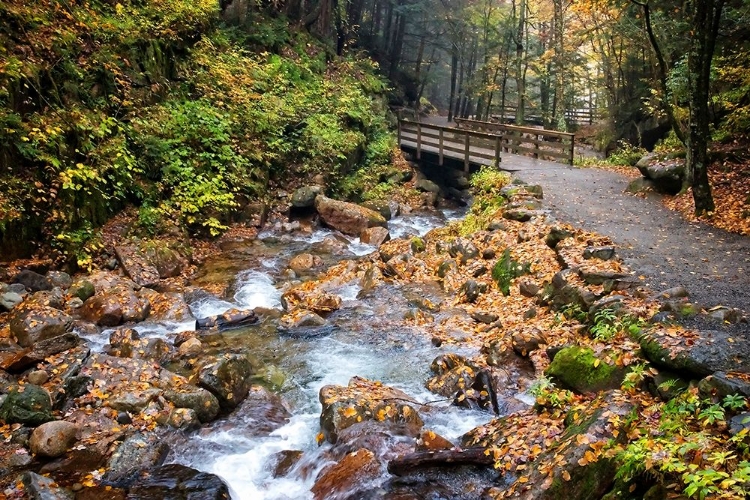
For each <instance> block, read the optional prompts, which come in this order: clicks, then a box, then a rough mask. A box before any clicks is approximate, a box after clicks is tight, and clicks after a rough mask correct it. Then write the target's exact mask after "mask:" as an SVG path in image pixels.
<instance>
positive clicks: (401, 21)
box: [388, 0, 406, 81]
mask: <svg viewBox="0 0 750 500" xmlns="http://www.w3.org/2000/svg"><path fill="white" fill-rule="evenodd" d="M398 5H399V7H401V6H403V5H404V0H399V2H398ZM405 32H406V14H405V13H404V12H399V13H398V18H397V23H396V34H395V36H394V38H393V46H392V49H391V57H390V59H391V67H390V69H389V70H388V76H389V78H390V79H391V81H394V80H395V79H396V71H397V70H398V65H399V63H400V62H401V51H402V50H403V47H404V33H405Z"/></svg>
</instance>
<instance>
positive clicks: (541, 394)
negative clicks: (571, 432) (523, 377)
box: [529, 377, 574, 410]
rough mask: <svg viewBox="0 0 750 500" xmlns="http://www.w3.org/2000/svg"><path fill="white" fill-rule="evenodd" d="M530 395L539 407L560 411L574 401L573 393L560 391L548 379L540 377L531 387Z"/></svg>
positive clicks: (565, 390)
mask: <svg viewBox="0 0 750 500" xmlns="http://www.w3.org/2000/svg"><path fill="white" fill-rule="evenodd" d="M529 394H531V395H532V396H534V398H535V399H536V404H537V406H539V407H541V408H549V409H551V410H560V409H563V408H566V407H567V406H569V405H570V404H571V403H572V401H573V397H574V396H573V393H572V392H571V391H569V390H567V389H558V388H556V387H555V384H554V383H553V382H552V381H551V380H550V379H549V378H547V377H540V378H538V379H536V380H535V381H534V383H533V384H531V387H529Z"/></svg>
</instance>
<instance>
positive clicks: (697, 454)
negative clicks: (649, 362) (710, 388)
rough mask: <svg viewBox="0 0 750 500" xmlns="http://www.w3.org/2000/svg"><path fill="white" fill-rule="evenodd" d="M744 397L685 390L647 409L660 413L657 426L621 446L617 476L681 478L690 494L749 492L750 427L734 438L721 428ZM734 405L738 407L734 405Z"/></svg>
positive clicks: (725, 495) (667, 480)
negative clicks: (717, 397) (709, 396)
mask: <svg viewBox="0 0 750 500" xmlns="http://www.w3.org/2000/svg"><path fill="white" fill-rule="evenodd" d="M744 405H745V398H742V397H740V396H737V395H733V396H731V397H727V398H725V400H724V402H723V403H722V404H717V403H713V402H711V401H710V400H702V399H700V398H699V397H698V395H697V391H686V392H684V393H682V394H681V395H679V396H678V397H676V398H674V399H672V400H670V401H669V402H667V403H660V404H658V407H652V408H650V409H649V410H648V411H649V413H650V414H653V415H656V416H658V418H659V427H658V432H656V433H655V432H642V433H640V436H641V437H639V438H637V439H635V440H634V441H632V442H630V443H628V444H626V445H624V446H621V447H619V451H618V452H617V460H618V462H619V468H618V473H617V476H618V478H619V479H623V480H625V481H631V480H633V479H635V478H637V477H638V476H640V475H642V474H646V473H648V474H650V475H652V476H655V477H656V478H657V479H659V481H660V482H662V483H663V484H669V483H670V482H676V483H678V484H679V483H681V484H682V492H683V494H684V495H686V496H687V497H689V498H698V499H703V498H709V497H713V496H719V495H721V496H722V498H745V497H747V495H748V494H750V489H748V488H749V487H750V481H749V480H750V462H748V458H750V457H748V447H747V445H746V440H747V437H748V432H747V430H742V431H740V432H739V433H738V434H736V435H734V436H733V437H731V438H727V437H725V436H723V435H722V434H721V432H722V429H724V428H725V426H726V418H727V409H728V408H732V407H733V408H736V409H737V410H740V409H742V408H744ZM732 411H734V410H732Z"/></svg>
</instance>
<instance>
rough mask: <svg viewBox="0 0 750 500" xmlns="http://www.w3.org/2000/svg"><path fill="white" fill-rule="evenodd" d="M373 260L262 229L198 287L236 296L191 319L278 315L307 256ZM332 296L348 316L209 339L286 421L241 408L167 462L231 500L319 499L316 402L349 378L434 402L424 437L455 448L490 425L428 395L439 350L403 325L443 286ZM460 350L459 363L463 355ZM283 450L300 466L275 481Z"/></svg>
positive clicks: (335, 239) (350, 288) (157, 331)
mask: <svg viewBox="0 0 750 500" xmlns="http://www.w3.org/2000/svg"><path fill="white" fill-rule="evenodd" d="M463 215H464V212H463V211H459V210H446V211H442V212H431V213H426V214H425V213H414V214H408V215H404V216H400V217H398V218H395V219H393V220H391V221H390V222H389V230H390V233H391V236H392V238H399V237H410V236H412V235H419V236H422V235H424V234H426V233H427V232H428V231H429V230H431V229H433V228H436V227H440V226H442V225H445V224H446V223H447V222H448V221H450V220H455V219H458V218H461V217H462V216H463ZM374 251H376V248H375V247H372V246H369V245H364V244H361V243H360V242H359V240H358V239H354V240H350V239H347V238H345V237H344V236H342V235H341V234H339V233H337V232H334V231H330V230H327V229H323V228H315V229H313V230H311V231H309V232H305V231H297V232H291V233H282V232H274V231H264V232H262V233H261V234H260V235H259V236H258V238H257V239H255V240H251V241H248V240H244V241H237V242H231V244H230V245H226V246H225V247H224V248H223V251H222V252H221V253H219V254H216V255H213V256H211V257H210V258H209V259H208V260H207V261H206V262H205V264H204V265H203V267H202V269H201V270H200V271H199V273H198V275H197V276H196V278H195V280H194V284H196V285H197V286H198V287H201V286H206V287H208V285H212V284H216V283H224V284H229V287H228V288H227V291H226V293H225V294H224V297H223V298H222V299H219V298H217V297H216V296H209V295H208V294H206V295H205V296H203V297H198V298H197V299H195V298H194V299H193V301H192V302H191V304H190V306H191V310H192V312H193V314H194V316H195V317H207V316H212V315H216V314H221V313H223V312H225V311H227V310H228V309H231V308H239V309H255V308H262V309H261V310H271V309H275V310H278V311H280V310H281V300H280V299H281V295H282V293H283V291H284V289H285V286H287V287H288V286H290V285H291V284H293V283H296V282H297V281H295V280H297V279H298V278H294V277H293V276H292V277H290V275H289V273H288V272H287V264H288V262H289V260H290V259H291V258H292V257H293V256H295V255H297V254H300V253H303V252H309V253H312V254H314V255H319V256H320V257H321V258H322V259H323V261H324V264H325V266H326V267H328V266H330V265H332V264H336V263H338V262H341V261H342V260H356V259H358V258H361V257H362V256H365V255H367V254H370V253H372V252H374ZM327 291H328V292H330V293H335V294H337V295H339V296H340V297H341V298H342V306H341V308H340V309H339V310H338V311H335V312H334V313H332V314H331V315H330V316H329V317H328V318H327V321H328V322H327V325H326V326H324V327H320V328H318V329H313V330H309V331H307V332H304V333H300V332H297V333H294V334H290V333H289V332H284V331H282V330H280V329H279V328H278V322H277V321H276V320H275V319H273V318H271V319H268V315H265V317H264V315H263V314H261V315H260V316H261V321H259V322H258V323H257V324H255V325H252V326H250V327H244V328H240V329H234V330H228V331H224V332H220V333H214V334H211V335H210V338H209V339H208V342H204V345H206V346H208V348H209V349H212V350H215V351H216V352H217V353H225V352H233V353H243V354H246V355H247V356H248V357H249V358H250V360H251V362H252V364H253V366H254V367H255V368H256V371H257V375H256V377H257V380H256V382H257V383H258V384H260V385H263V386H264V387H266V388H268V389H270V390H271V391H272V392H273V393H275V394H278V395H279V396H280V397H281V399H282V400H283V405H284V406H285V407H286V408H287V409H288V411H289V413H291V417H289V416H288V414H287V413H286V412H284V411H283V410H282V411H281V412H279V411H277V410H278V408H274V407H273V405H272V404H269V403H268V402H265V405H266V407H264V408H257V407H256V408H255V409H254V410H255V411H244V410H245V409H246V408H247V406H245V405H241V406H240V407H238V408H237V410H235V411H234V412H233V413H231V414H230V415H228V416H227V417H225V418H224V419H221V420H219V421H216V422H213V423H211V424H209V425H206V426H204V427H203V428H202V429H200V430H199V431H197V432H195V433H191V434H181V435H180V436H178V437H175V436H172V437H170V439H171V442H170V446H171V448H172V451H171V452H170V455H169V457H168V458H167V462H172V463H181V464H184V465H188V466H191V467H194V468H196V469H199V470H203V471H206V472H211V473H214V474H217V475H219V476H220V477H221V478H222V479H224V481H225V482H226V483H227V484H228V485H229V487H230V490H231V494H232V497H233V498H235V499H242V500H259V499H295V500H296V499H306V498H313V494H312V493H311V492H310V488H311V487H312V486H313V483H314V481H315V478H316V476H317V474H318V473H319V471H320V470H321V469H322V468H323V467H325V466H326V465H327V464H329V463H331V461H330V459H327V457H326V454H325V453H326V450H327V449H328V448H330V446H331V445H329V444H323V445H321V446H319V445H318V444H317V442H316V435H317V434H318V432H319V431H320V424H319V419H320V412H321V405H320V402H319V400H318V394H319V391H320V389H321V387H323V386H325V385H329V384H336V385H344V386H345V385H347V383H348V382H349V379H350V378H351V377H353V376H360V377H364V378H368V379H371V380H380V381H382V382H383V384H386V385H388V386H391V387H395V388H398V389H401V390H403V391H404V392H406V393H407V394H409V395H410V396H412V397H414V398H415V399H417V400H418V401H420V402H422V403H427V402H429V403H430V407H431V408H433V410H432V411H428V412H425V414H424V415H422V417H423V419H424V421H425V428H429V429H431V430H433V431H435V432H437V433H438V434H440V435H442V436H444V437H445V438H448V439H449V440H452V441H454V442H456V439H457V438H458V437H459V436H461V435H462V434H464V433H465V432H466V431H468V430H470V429H472V428H474V427H476V426H478V425H480V424H482V423H485V422H487V421H488V420H490V419H491V418H492V417H493V415H492V414H490V413H486V412H480V411H472V410H467V409H465V408H458V407H455V406H451V405H450V404H449V403H450V401H445V400H443V399H444V398H442V397H441V396H438V395H435V394H432V393H430V392H429V391H427V389H425V387H424V383H425V381H426V380H427V379H428V378H429V377H430V374H429V367H430V363H431V361H432V360H433V359H434V358H435V357H436V356H437V355H438V354H439V353H440V352H441V351H440V350H439V349H437V348H435V346H433V345H432V343H431V341H430V338H431V336H430V335H429V333H428V332H425V331H422V332H419V331H415V330H416V329H418V328H420V327H414V326H410V325H406V324H404V321H403V318H404V315H405V314H406V313H407V312H408V311H409V309H410V305H409V302H410V298H413V297H429V298H434V299H435V300H436V301H439V300H440V298H441V297H442V295H441V293H442V292H441V290H440V287H439V286H437V285H436V284H435V285H434V286H428V285H425V284H416V283H415V284H409V285H394V284H387V283H384V284H382V285H380V286H378V287H377V288H376V289H375V290H374V291H373V292H371V293H368V294H367V295H366V296H365V297H362V298H358V294H359V292H360V286H359V283H358V282H357V281H353V282H350V283H340V284H337V285H336V287H335V288H332V289H328V290H327ZM278 315H279V313H277V314H276V317H278ZM271 316H273V315H271ZM193 326H194V323H193V322H189V323H186V324H185V325H179V324H178V325H175V324H171V325H160V324H154V323H150V324H148V323H142V324H139V325H138V327H137V330H139V333H140V334H141V336H142V337H154V336H162V337H165V338H170V339H171V338H173V337H174V334H175V332H176V331H179V330H190V329H192V328H193ZM108 336H109V332H108V331H105V332H103V333H102V334H101V336H99V338H98V339H91V338H90V339H89V341H90V342H92V343H93V344H94V345H95V346H96V344H100V346H101V345H103V344H104V343H105V342H106V339H107V338H108ZM202 340H203V339H202ZM94 348H95V349H96V347H94ZM453 352H457V353H459V354H461V350H460V349H458V350H455V349H454V350H453ZM466 354H469V355H471V354H472V353H466ZM251 396H252V395H251ZM252 404H255V403H252ZM280 413H281V415H280ZM285 450H298V451H301V452H302V454H301V458H300V459H299V460H298V461H297V462H296V463H295V465H294V466H293V468H292V469H291V470H290V471H289V472H288V473H286V474H285V475H284V476H283V477H274V469H275V467H276V463H277V462H278V460H279V458H278V457H279V453H280V452H284V451H285ZM387 478H388V474H387V473H384V474H383V475H382V477H380V478H379V479H378V480H377V481H375V483H374V484H372V485H371V487H372V488H373V489H376V490H377V488H378V487H379V483H384V482H385V481H386V480H387Z"/></svg>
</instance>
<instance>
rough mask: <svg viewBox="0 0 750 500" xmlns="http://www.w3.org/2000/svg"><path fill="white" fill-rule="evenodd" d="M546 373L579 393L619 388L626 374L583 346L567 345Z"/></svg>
mask: <svg viewBox="0 0 750 500" xmlns="http://www.w3.org/2000/svg"><path fill="white" fill-rule="evenodd" d="M545 374H546V375H547V376H550V377H554V378H556V379H557V380H558V381H560V383H562V384H563V385H564V386H566V387H568V388H570V389H572V390H574V391H576V392H579V393H584V392H596V391H601V390H607V389H615V388H618V387H620V384H621V383H622V380H623V378H624V376H625V372H624V370H622V369H621V368H618V367H617V366H615V365H612V364H609V363H606V362H604V361H602V360H601V359H599V358H597V357H596V355H595V354H594V351H593V350H592V349H590V348H588V347H581V346H571V347H566V348H565V349H563V350H561V351H560V352H559V353H557V355H556V356H555V359H554V360H553V361H552V363H551V364H550V366H549V368H547V370H546V372H545Z"/></svg>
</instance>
